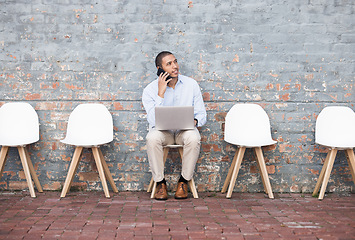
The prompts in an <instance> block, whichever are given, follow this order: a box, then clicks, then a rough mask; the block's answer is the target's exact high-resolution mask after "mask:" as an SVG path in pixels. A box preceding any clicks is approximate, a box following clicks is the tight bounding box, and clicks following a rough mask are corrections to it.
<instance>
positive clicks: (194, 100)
mask: <svg viewBox="0 0 355 240" xmlns="http://www.w3.org/2000/svg"><path fill="white" fill-rule="evenodd" d="M142 102H143V106H144V109H145V111H146V112H147V119H148V123H149V127H150V128H153V127H155V107H156V106H193V107H194V118H196V119H197V121H198V123H197V126H198V127H200V126H202V125H204V124H205V123H206V121H207V120H206V116H207V114H206V109H205V104H204V102H203V98H202V94H201V90H200V87H199V85H198V83H197V82H196V81H195V80H194V79H192V78H189V77H186V76H183V75H179V76H178V81H177V83H176V85H175V89H173V88H171V87H169V86H168V87H167V88H166V91H165V94H164V98H161V97H159V96H158V79H156V80H155V81H153V82H151V83H150V84H148V85H147V86H146V87H145V89H144V90H143V96H142Z"/></svg>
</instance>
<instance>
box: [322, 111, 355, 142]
mask: <svg viewBox="0 0 355 240" xmlns="http://www.w3.org/2000/svg"><path fill="white" fill-rule="evenodd" d="M315 142H316V143H317V144H320V145H323V146H327V147H334V148H335V147H336V148H341V149H346V148H354V147H355V112H354V111H353V110H352V109H351V108H349V107H345V106H330V107H325V108H324V109H323V110H322V111H321V112H320V113H319V115H318V118H317V121H316V130H315Z"/></svg>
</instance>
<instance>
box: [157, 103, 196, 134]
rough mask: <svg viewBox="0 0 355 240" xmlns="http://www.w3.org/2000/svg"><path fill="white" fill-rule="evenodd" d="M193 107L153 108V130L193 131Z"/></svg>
mask: <svg viewBox="0 0 355 240" xmlns="http://www.w3.org/2000/svg"><path fill="white" fill-rule="evenodd" d="M194 127H195V121H194V107H193V106H161V107H155V128H156V129H157V130H189V129H194Z"/></svg>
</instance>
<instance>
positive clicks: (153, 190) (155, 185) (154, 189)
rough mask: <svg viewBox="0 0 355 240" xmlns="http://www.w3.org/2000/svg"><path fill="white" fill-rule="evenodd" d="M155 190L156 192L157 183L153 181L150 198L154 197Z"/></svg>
mask: <svg viewBox="0 0 355 240" xmlns="http://www.w3.org/2000/svg"><path fill="white" fill-rule="evenodd" d="M156 192H157V183H156V182H154V181H153V188H152V193H151V194H150V198H154V196H155V193H156Z"/></svg>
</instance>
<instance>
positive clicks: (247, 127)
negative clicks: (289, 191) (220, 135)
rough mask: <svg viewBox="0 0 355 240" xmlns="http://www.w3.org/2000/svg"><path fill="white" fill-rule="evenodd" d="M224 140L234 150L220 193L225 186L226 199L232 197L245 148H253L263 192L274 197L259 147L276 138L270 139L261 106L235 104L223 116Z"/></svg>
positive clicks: (268, 123) (270, 143)
mask: <svg viewBox="0 0 355 240" xmlns="http://www.w3.org/2000/svg"><path fill="white" fill-rule="evenodd" d="M224 140H225V141H226V142H228V143H231V144H234V145H237V146H238V149H237V151H236V153H235V156H234V158H233V162H232V165H231V167H230V168H229V171H228V175H227V178H226V181H225V182H224V185H223V188H222V193H225V192H226V190H227V187H228V185H229V188H228V192H227V198H231V197H232V192H233V189H234V185H235V182H236V179H237V176H238V172H239V169H240V165H241V163H242V160H243V156H244V153H245V149H246V148H254V150H255V153H256V157H257V160H258V164H259V168H260V172H261V179H262V182H263V185H264V189H265V192H266V193H267V194H268V196H269V198H274V195H273V193H272V189H271V185H270V180H269V176H268V174H267V170H266V165H265V160H264V156H263V153H262V150H261V147H262V146H268V145H273V144H275V143H276V141H274V140H273V139H272V138H271V131H270V122H269V117H268V115H267V114H266V112H265V111H264V109H263V108H262V107H260V106H259V105H257V104H248V103H246V104H244V103H243V104H235V105H234V106H233V107H232V108H231V109H230V110H229V112H228V113H227V116H226V121H225V130H224Z"/></svg>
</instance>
